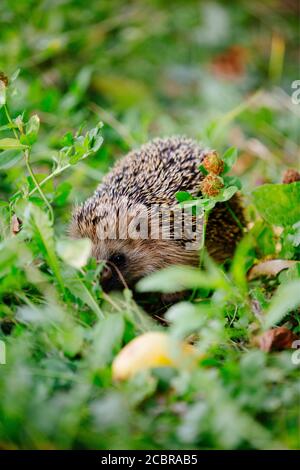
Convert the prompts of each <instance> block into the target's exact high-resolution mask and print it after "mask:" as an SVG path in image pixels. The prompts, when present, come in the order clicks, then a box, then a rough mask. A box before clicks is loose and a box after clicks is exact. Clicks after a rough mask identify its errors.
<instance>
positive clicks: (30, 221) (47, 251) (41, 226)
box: [22, 204, 64, 291]
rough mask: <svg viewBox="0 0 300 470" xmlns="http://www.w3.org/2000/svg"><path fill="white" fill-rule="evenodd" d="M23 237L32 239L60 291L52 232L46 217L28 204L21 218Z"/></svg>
mask: <svg viewBox="0 0 300 470" xmlns="http://www.w3.org/2000/svg"><path fill="white" fill-rule="evenodd" d="M22 221H23V224H24V225H23V230H22V233H24V235H26V236H29V237H30V238H33V239H34V240H35V242H36V243H37V245H38V247H39V248H40V250H41V252H42V254H43V255H44V257H45V259H46V261H47V262H48V264H49V266H50V268H51V269H52V271H53V273H54V275H55V277H56V279H57V281H58V283H59V285H60V287H61V289H62V291H64V283H63V279H62V276H61V272H60V266H59V261H58V259H57V256H56V253H55V245H54V232H53V227H52V226H51V223H50V220H49V217H48V215H47V214H46V213H45V212H43V211H42V210H41V209H40V208H39V207H37V206H35V205H33V204H28V206H27V207H26V208H25V211H24V214H23V216H22Z"/></svg>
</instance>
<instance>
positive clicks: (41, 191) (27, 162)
mask: <svg viewBox="0 0 300 470" xmlns="http://www.w3.org/2000/svg"><path fill="white" fill-rule="evenodd" d="M24 157H25V163H26V167H27V170H28V173H29V174H30V176H31V178H32V181H33V182H34V184H35V187H36V190H37V191H38V192H39V194H40V196H41V198H42V199H43V201H44V203H45V204H46V206H47V208H48V211H49V215H50V223H51V225H53V222H54V214H53V209H52V207H51V204H50V203H49V201H48V199H47V197H46V196H45V194H44V192H43V190H42V188H41V187H40V185H39V183H38V181H37V179H36V177H35V175H34V173H33V171H32V168H31V165H30V162H29V157H30V150H29V149H26V150H24Z"/></svg>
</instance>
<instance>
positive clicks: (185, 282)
mask: <svg viewBox="0 0 300 470" xmlns="http://www.w3.org/2000/svg"><path fill="white" fill-rule="evenodd" d="M199 287H205V288H209V289H216V288H226V287H227V282H226V280H225V278H224V277H222V276H221V275H220V274H219V273H218V271H217V272H215V273H213V274H209V273H207V272H204V271H200V270H199V269H196V268H189V267H179V266H171V267H168V268H166V269H163V270H162V271H158V272H155V273H153V274H150V275H149V276H147V277H146V278H144V279H142V280H141V281H139V282H138V283H137V286H136V288H137V290H138V292H163V293H171V292H177V291H178V292H179V291H183V290H185V289H194V288H199Z"/></svg>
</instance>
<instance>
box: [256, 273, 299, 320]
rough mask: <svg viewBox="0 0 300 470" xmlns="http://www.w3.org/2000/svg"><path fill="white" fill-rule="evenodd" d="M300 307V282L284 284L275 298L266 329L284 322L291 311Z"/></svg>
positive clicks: (293, 281) (271, 305) (270, 306)
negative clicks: (281, 321)
mask: <svg viewBox="0 0 300 470" xmlns="http://www.w3.org/2000/svg"><path fill="white" fill-rule="evenodd" d="M299 305H300V280H298V279H296V280H292V281H290V282H289V283H287V284H282V285H281V286H280V287H279V288H278V290H277V292H276V294H275V295H274V296H273V298H272V300H271V302H270V305H269V308H268V310H267V313H266V317H265V320H264V327H265V329H268V328H270V327H271V326H272V325H275V324H276V323H278V322H279V321H280V320H282V319H283V318H284V317H285V315H287V314H288V313H289V312H290V311H291V310H294V309H296V308H297V307H298V306H299Z"/></svg>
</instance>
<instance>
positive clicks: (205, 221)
mask: <svg viewBox="0 0 300 470" xmlns="http://www.w3.org/2000/svg"><path fill="white" fill-rule="evenodd" d="M209 213H210V211H204V216H203V233H202V246H201V254H200V263H199V267H200V269H202V266H203V262H204V250H205V237H206V227H207V222H208V216H209Z"/></svg>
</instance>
